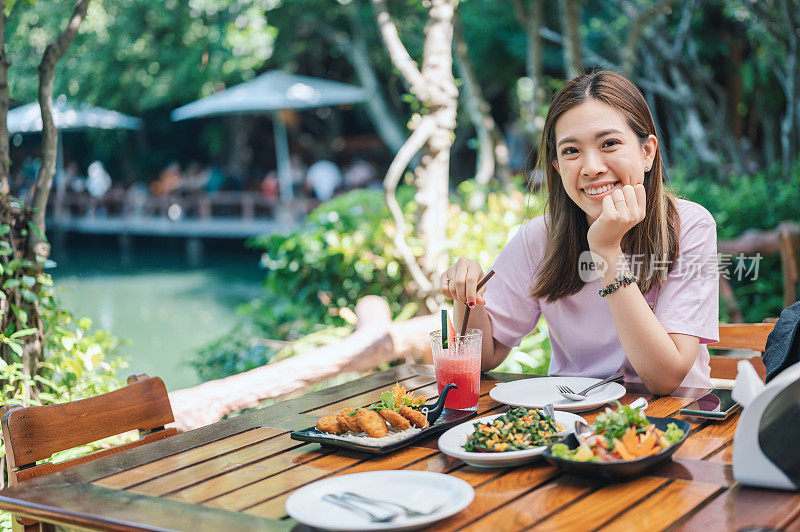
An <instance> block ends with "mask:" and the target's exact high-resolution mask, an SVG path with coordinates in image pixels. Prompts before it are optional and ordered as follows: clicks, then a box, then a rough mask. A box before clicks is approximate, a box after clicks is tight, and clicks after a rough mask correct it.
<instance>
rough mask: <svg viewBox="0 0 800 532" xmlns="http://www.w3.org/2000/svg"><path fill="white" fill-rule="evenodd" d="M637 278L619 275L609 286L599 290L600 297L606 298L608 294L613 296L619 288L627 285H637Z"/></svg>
mask: <svg viewBox="0 0 800 532" xmlns="http://www.w3.org/2000/svg"><path fill="white" fill-rule="evenodd" d="M638 282H639V278H638V277H636V276H635V275H620V276H618V277H617V278H616V279H614V282H613V283H611V284H610V285H608V286H606V287H605V288H602V289H601V290H600V297H606V296H607V295H608V294H613V293H614V292H616V291H617V290H618V289H619V288H620V287H621V286H628V285H629V284H633V283H638Z"/></svg>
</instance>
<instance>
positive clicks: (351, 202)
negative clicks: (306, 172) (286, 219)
mask: <svg viewBox="0 0 800 532" xmlns="http://www.w3.org/2000/svg"><path fill="white" fill-rule="evenodd" d="M473 187H474V185H473V184H472V182H471V181H468V182H465V183H463V184H462V185H461V186H460V187H459V190H458V193H457V194H455V195H454V197H453V203H452V204H451V205H450V210H449V211H448V216H447V219H448V226H447V234H448V240H447V242H446V243H445V247H446V249H447V250H448V252H449V254H450V257H451V260H454V259H455V258H456V257H461V256H467V257H475V259H476V260H478V261H479V262H480V263H481V265H482V266H483V268H484V269H488V267H489V266H490V265H491V262H492V261H493V260H494V258H495V257H496V256H497V254H498V253H499V251H500V249H502V247H503V246H504V245H505V243H506V242H507V241H508V240H509V238H511V236H513V235H514V234H515V233H516V231H517V229H518V228H519V226H520V224H521V223H522V221H524V220H526V219H528V218H530V217H531V216H534V215H536V214H538V213H539V212H541V210H542V208H543V205H544V204H543V198H542V197H540V196H538V195H536V196H526V195H525V194H524V193H522V192H521V191H515V192H512V193H510V194H508V193H491V194H489V195H488V197H487V200H486V203H485V206H484V208H482V209H477V210H474V211H470V210H467V209H466V208H465V207H464V205H465V203H466V201H467V200H466V198H468V197H470V195H471V194H472V192H473ZM411 193H412V190H411V189H409V188H405V189H401V190H400V191H399V193H398V195H399V199H400V203H401V205H402V206H403V207H404V211H405V212H406V213H413V212H414V211H415V210H416V205H415V204H414V202H413V200H412V199H411ZM409 223H410V219H409ZM394 233H395V225H394V221H393V220H392V219H391V216H390V214H389V211H388V208H387V207H386V202H385V200H384V198H383V194H382V193H381V192H378V191H370V190H358V191H353V192H349V193H347V194H343V195H341V196H338V197H337V198H334V199H333V200H331V201H329V202H326V203H324V204H322V205H320V207H318V208H317V209H316V210H315V211H314V212H312V213H311V215H310V216H309V217H308V219H307V223H306V225H305V226H304V227H303V228H301V229H299V230H297V231H295V232H293V233H290V234H287V235H271V236H268V237H261V238H257V239H255V240H254V241H253V242H252V245H254V246H256V247H258V248H259V249H262V250H264V254H263V257H262V260H261V262H262V266H263V267H264V268H265V269H266V270H267V274H266V277H265V281H264V295H263V296H261V297H259V298H257V299H255V300H253V301H251V302H249V303H248V304H246V305H243V306H242V307H241V308H240V309H239V311H240V314H241V316H242V320H241V322H240V324H239V325H238V326H237V327H236V329H235V330H234V331H232V332H231V333H229V334H228V335H226V336H224V337H223V338H220V339H219V340H218V341H217V342H215V343H214V344H212V345H209V346H207V347H206V348H205V349H203V350H202V351H201V352H200V353H198V355H197V356H196V357H195V359H194V361H193V366H194V367H195V368H196V370H197V371H198V373H199V374H200V375H201V377H202V378H204V379H211V378H221V377H224V376H227V375H230V374H233V373H238V372H241V371H246V370H248V369H252V368H254V367H257V366H260V365H263V364H265V363H267V362H268V361H269V360H277V359H282V358H286V357H288V356H293V355H294V354H297V353H298V352H302V351H304V350H306V349H310V348H313V347H316V346H319V345H325V344H327V343H330V342H332V341H335V340H337V339H339V338H341V337H343V336H345V335H347V334H349V333H350V332H351V331H352V323H351V322H352V321H353V318H352V315H353V314H352V309H353V308H354V307H355V304H356V303H357V302H358V300H359V299H361V298H362V297H364V296H366V295H370V294H373V295H378V296H381V297H383V298H384V299H385V300H386V301H387V302H388V303H389V306H390V309H391V312H392V317H393V319H406V318H408V317H411V316H413V315H414V314H415V313H416V312H417V311H418V309H419V308H420V304H419V302H418V301H416V300H415V299H414V291H413V287H414V283H413V280H412V278H411V275H410V274H409V273H408V270H407V269H406V267H405V265H404V263H403V261H402V259H401V257H400V255H399V253H398V251H397V249H396V247H395V245H394V242H393V237H394ZM410 245H411V250H412V253H414V254H415V255H416V256H422V254H423V249H422V247H421V246H420V244H419V243H418V242H415V241H413V240H412V241H410ZM343 309H346V310H343ZM348 311H349V312H348ZM343 317H344V318H347V320H349V321H347V320H345V319H344V318H343ZM544 330H545V331H546V329H544ZM307 335H310V336H307ZM301 337H302V340H300V341H298V342H296V343H294V344H291V345H290V346H289V347H280V346H276V345H275V342H270V341H263V340H253V338H256V339H259V338H268V339H273V340H275V339H277V340H295V339H298V338H301ZM536 338H537V339H536V340H533V341H529V342H527V343H525V344H524V345H523V348H522V349H521V350H518V352H520V353H526V352H531V351H533V350H536V349H540V350H545V351H547V352H549V345H547V344H543V343H542V340H541V338H542V337H541V336H537V337H536ZM545 340H546V333H545ZM526 349H527V351H526ZM279 350H280V351H279ZM517 356H520V357H521V358H520V363H519V366H520V367H521V368H522V369H523V370H528V369H530V368H534V369H535V368H536V367H537V366H536V365H533V364H532V363H531V364H529V363H530V358H529V357H528V358H525V356H528V355H525V356H523V355H517V352H515V354H514V360H516V357H517ZM536 356H539V357H542V356H544V355H542V354H541V353H540V352H539V351H537V355H536ZM529 366H530V368H529Z"/></svg>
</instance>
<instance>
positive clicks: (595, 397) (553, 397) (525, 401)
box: [489, 377, 625, 412]
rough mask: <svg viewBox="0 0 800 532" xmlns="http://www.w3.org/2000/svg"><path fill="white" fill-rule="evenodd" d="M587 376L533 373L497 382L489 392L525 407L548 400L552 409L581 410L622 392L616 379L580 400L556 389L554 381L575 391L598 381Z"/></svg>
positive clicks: (617, 396)
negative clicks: (573, 399) (552, 375)
mask: <svg viewBox="0 0 800 532" xmlns="http://www.w3.org/2000/svg"><path fill="white" fill-rule="evenodd" d="M601 380H602V379H594V378H591V377H534V378H530V379H522V380H518V381H513V382H504V383H501V384H498V385H497V386H495V387H494V388H492V390H491V391H490V392H489V396H490V397H491V398H492V399H494V400H495V401H497V402H499V403H505V404H508V405H511V406H524V407H525V408H543V407H544V405H546V404H548V403H551V404H552V405H553V406H554V407H555V408H556V410H566V411H569V412H583V411H584V410H592V409H594V408H597V407H598V406H602V405H604V404H606V403H607V402H609V401H613V400H615V399H619V398H620V397H622V396H623V395H625V387H624V386H623V385H621V384H619V383H618V382H609V383H608V384H604V385H602V386H600V387H598V388H595V389H594V390H592V391H590V392H589V395H588V397H587V398H586V399H584V400H583V401H572V400H570V399H567V398H566V397H564V396H563V395H561V394H560V393H559V392H558V389H557V388H556V386H557V385H562V386H568V387H570V388H572V391H574V392H579V391H581V390H584V389H586V388H588V387H589V386H591V385H592V384H595V383H597V382H600V381H601Z"/></svg>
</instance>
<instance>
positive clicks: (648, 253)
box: [531, 70, 680, 302]
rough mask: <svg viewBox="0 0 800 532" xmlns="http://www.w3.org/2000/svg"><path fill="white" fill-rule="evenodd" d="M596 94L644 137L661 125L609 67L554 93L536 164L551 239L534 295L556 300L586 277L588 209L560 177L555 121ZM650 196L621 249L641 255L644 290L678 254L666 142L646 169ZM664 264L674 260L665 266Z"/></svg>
mask: <svg viewBox="0 0 800 532" xmlns="http://www.w3.org/2000/svg"><path fill="white" fill-rule="evenodd" d="M590 99H594V100H598V101H600V102H602V103H605V104H606V105H610V106H611V107H613V108H614V109H616V110H617V111H618V112H620V113H621V114H622V116H623V117H624V118H625V119H626V121H627V122H628V125H629V126H630V128H631V129H632V130H633V132H634V133H635V134H636V136H637V137H638V138H639V141H640V142H641V143H644V142H645V141H646V140H647V138H648V136H649V135H656V126H655V123H654V122H653V117H652V115H651V114H650V109H649V108H648V107H647V102H645V99H644V97H643V96H642V93H641V92H639V89H637V88H636V86H635V85H634V84H633V83H631V82H630V81H628V80H627V79H626V78H625V77H624V76H622V75H620V74H617V73H616V72H611V71H609V70H596V71H594V72H589V73H586V74H582V75H580V76H578V77H576V78H575V79H573V80H572V81H570V82H569V83H567V84H566V85H565V86H564V88H563V89H561V90H560V91H559V92H558V94H556V95H555V97H554V98H553V101H552V103H551V104H550V110H549V111H548V112H547V118H546V120H545V123H544V131H543V133H542V144H541V147H540V149H539V158H538V161H537V164H536V166H537V167H538V168H541V169H542V170H544V172H545V176H546V182H547V192H548V195H547V216H546V218H545V220H546V226H547V244H546V246H545V252H544V257H543V259H542V263H541V267H540V269H539V273H538V278H537V281H536V286H535V287H534V288H533V290H532V292H531V295H532V296H533V297H535V298H538V299H546V300H547V301H551V302H552V301H556V300H558V299H561V298H563V297H567V296H570V295H572V294H575V293H577V292H578V291H580V290H581V288H583V285H584V282H583V281H582V280H581V279H580V276H579V274H578V262H579V257H580V254H581V253H582V252H584V251H587V250H588V249H589V241H588V240H587V238H586V233H587V231H588V230H589V222H588V221H587V220H586V213H584V212H583V210H581V208H580V207H578V205H576V204H575V202H574V201H572V199H571V198H570V197H569V196H568V195H567V192H566V190H564V185H563V183H562V182H561V177H560V175H559V174H558V172H557V171H556V169H555V167H554V166H553V161H555V160H556V157H557V155H556V139H555V128H556V122H557V121H558V119H559V118H560V117H561V115H563V114H564V113H565V112H567V111H569V110H570V109H572V108H573V107H576V106H578V105H580V104H582V103H583V102H585V101H587V100H590ZM644 186H645V192H646V196H647V205H646V208H645V216H644V220H642V221H641V222H639V223H638V224H636V225H635V226H634V227H633V228H632V229H631V230H630V231H628V233H627V234H626V235H625V238H624V239H623V241H622V250H623V251H624V252H626V253H630V254H631V255H632V256H634V257H636V258H637V260H635V261H633V264H632V265H631V267H632V270H633V273H634V274H636V276H637V277H639V287H640V288H641V290H642V293H647V292H648V291H649V290H650V289H651V288H652V287H654V286H657V285H660V284H661V283H662V282H663V281H664V279H665V278H666V276H667V272H668V271H670V270H672V268H673V265H674V263H675V259H676V257H677V256H678V231H679V223H680V221H679V218H678V210H677V207H676V204H675V195H674V194H672V193H671V192H670V191H669V190H667V188H666V187H665V186H664V168H663V163H662V159H661V143H660V142H659V145H658V149H657V150H656V155H655V159H654V160H653V165H652V167H651V169H650V171H649V172H646V173H645V177H644ZM665 265H669V266H668V268H665V267H664V266H665Z"/></svg>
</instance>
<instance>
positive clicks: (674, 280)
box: [484, 199, 719, 388]
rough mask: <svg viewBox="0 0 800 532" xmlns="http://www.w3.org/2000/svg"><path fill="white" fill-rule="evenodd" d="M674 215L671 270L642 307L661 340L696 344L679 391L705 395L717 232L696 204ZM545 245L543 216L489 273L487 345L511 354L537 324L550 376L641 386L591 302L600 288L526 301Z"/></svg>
mask: <svg viewBox="0 0 800 532" xmlns="http://www.w3.org/2000/svg"><path fill="white" fill-rule="evenodd" d="M677 207H678V215H679V216H680V220H681V223H680V244H679V256H678V259H677V264H676V265H675V268H674V269H673V270H672V271H671V272H670V273H669V275H668V276H667V278H666V280H665V281H664V282H663V283H662V284H661V285H660V286H658V287H656V288H654V289H652V290H651V291H650V292H648V293H647V294H645V299H646V300H647V302H648V303H649V304H650V308H652V309H653V311H654V312H655V315H656V317H657V318H658V320H659V321H660V322H661V325H663V326H664V329H665V330H666V331H667V332H668V333H680V334H688V335H691V336H696V337H698V338H699V339H700V347H699V348H698V351H697V359H696V360H695V363H694V366H692V369H691V370H690V371H689V373H688V374H687V375H686V378H685V379H684V380H683V382H682V385H683V386H693V387H698V388H708V387H712V385H711V380H710V377H709V374H710V369H709V365H708V348H707V347H706V345H705V344H709V343H714V342H716V341H718V340H719V336H718V335H719V321H718V320H719V295H718V293H719V278H718V268H717V226H716V223H715V222H714V218H713V217H712V216H711V214H710V213H709V212H708V211H707V210H706V209H705V208H703V207H701V206H700V205H698V204H696V203H692V202H690V201H686V200H682V199H679V200H678V201H677ZM545 238H546V228H545V219H544V216H539V217H537V218H534V219H532V220H530V221H529V222H527V223H525V224H524V225H523V226H522V227H521V228H520V230H519V232H518V233H517V234H516V235H515V236H514V237H513V238H512V239H511V240H510V241H509V242H508V244H507V245H506V247H505V248H503V250H502V251H501V252H500V255H499V256H498V257H497V260H496V261H495V263H494V265H493V266H492V268H493V269H494V271H495V272H496V275H495V276H494V277H493V278H492V280H491V281H490V282H489V283H487V285H486V293H485V294H484V299H485V301H486V310H487V311H488V313H489V317H490V318H491V321H492V332H493V336H494V338H495V339H496V340H497V341H498V342H500V343H501V344H503V345H506V346H509V347H513V346H516V345H518V344H519V342H520V340H522V339H523V338H524V337H525V336H527V335H528V334H529V333H530V332H531V331H532V330H533V329H534V328H535V327H536V325H537V323H538V322H539V318H540V316H544V318H545V320H546V321H547V325H548V328H549V332H550V345H551V348H552V356H551V358H550V369H549V371H548V373H549V374H550V375H571V376H574V375H579V376H587V377H608V376H610V375H613V374H614V373H615V372H617V371H619V370H622V371H624V372H625V374H626V380H630V381H638V382H641V379H640V378H639V377H638V375H636V372H635V371H634V369H633V367H632V366H631V364H630V362H629V361H628V359H627V357H626V356H625V352H624V351H623V350H622V345H621V344H620V342H619V338H618V337H617V331H616V329H615V327H614V322H613V321H612V319H611V312H610V311H609V309H608V305H607V304H606V301H605V299H604V298H602V297H600V295H599V294H598V290H600V288H602V286H601V283H602V280H599V279H598V280H596V281H591V282H588V283H586V284H585V285H584V287H583V288H582V289H581V290H580V291H579V292H578V293H576V294H574V295H572V296H569V297H566V298H562V299H559V300H558V301H555V302H553V303H549V302H547V301H544V300H537V299H534V298H532V297H531V296H530V293H531V291H532V288H533V286H534V284H535V281H536V272H537V267H538V265H539V264H540V262H541V259H542V256H543V255H544V248H545ZM630 260H631V257H629V261H630ZM634 260H635V258H634ZM564 267H568V265H566V264H565V265H564ZM574 267H577V265H575V266H574Z"/></svg>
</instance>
